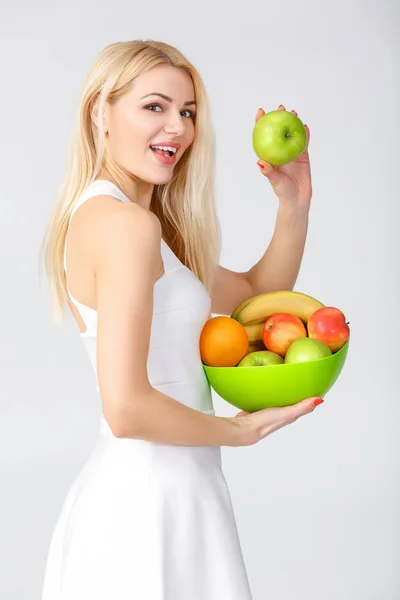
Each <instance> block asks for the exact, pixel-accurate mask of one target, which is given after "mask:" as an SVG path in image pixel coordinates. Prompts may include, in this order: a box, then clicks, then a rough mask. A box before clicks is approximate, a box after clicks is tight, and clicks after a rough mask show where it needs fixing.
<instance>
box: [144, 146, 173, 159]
mask: <svg viewBox="0 0 400 600" xmlns="http://www.w3.org/2000/svg"><path fill="white" fill-rule="evenodd" d="M150 150H153V152H155V153H156V154H161V156H168V157H169V158H171V156H175V155H176V154H177V152H173V151H172V150H159V149H157V148H152V147H151V146H150Z"/></svg>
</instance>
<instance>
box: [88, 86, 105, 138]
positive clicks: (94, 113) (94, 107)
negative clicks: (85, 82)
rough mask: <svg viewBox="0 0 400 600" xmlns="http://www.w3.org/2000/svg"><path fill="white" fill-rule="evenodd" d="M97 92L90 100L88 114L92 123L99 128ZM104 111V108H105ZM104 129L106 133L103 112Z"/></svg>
mask: <svg viewBox="0 0 400 600" xmlns="http://www.w3.org/2000/svg"><path fill="white" fill-rule="evenodd" d="M98 100H99V94H98V93H97V94H96V95H95V96H93V98H92V99H91V101H90V116H91V119H92V121H93V123H94V124H95V125H96V127H97V128H99V106H98ZM105 113H106V110H105ZM103 120H104V130H105V132H106V133H107V123H106V115H105V114H104V119H103Z"/></svg>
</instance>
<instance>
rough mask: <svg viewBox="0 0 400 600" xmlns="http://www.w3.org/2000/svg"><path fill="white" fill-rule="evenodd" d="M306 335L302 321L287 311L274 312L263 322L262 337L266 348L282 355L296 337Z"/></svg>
mask: <svg viewBox="0 0 400 600" xmlns="http://www.w3.org/2000/svg"><path fill="white" fill-rule="evenodd" d="M302 337H307V331H306V328H305V327H304V325H303V322H302V321H301V320H300V319H299V317H296V315H291V314H289V313H275V314H274V315H271V316H270V317H269V318H268V319H267V320H266V321H265V323H264V327H263V332H262V339H263V342H264V346H265V347H266V348H267V350H271V352H275V353H276V354H279V355H280V356H282V357H284V356H285V354H286V351H287V349H288V348H289V346H290V345H291V344H292V343H293V342H294V341H295V340H297V339H299V338H302Z"/></svg>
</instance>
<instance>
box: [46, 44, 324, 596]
mask: <svg viewBox="0 0 400 600" xmlns="http://www.w3.org/2000/svg"><path fill="white" fill-rule="evenodd" d="M282 109H283V107H282ZM262 112H263V111H259V113H258V114H257V118H259V117H260V116H261V114H262ZM213 144H214V141H213V134H212V129H211V125H210V115H209V108H208V101H207V97H206V92H205V89H204V86H203V83H202V81H201V78H200V76H199V74H198V72H197V71H196V69H195V68H194V67H193V65H191V64H190V62H188V60H187V59H186V58H185V57H184V56H183V55H182V54H181V53H180V52H179V51H178V50H176V49H175V48H173V47H171V46H169V45H167V44H165V43H161V42H154V41H132V42H122V43H115V44H111V45H110V46H108V47H107V48H105V49H104V50H103V51H102V52H101V53H100V55H99V57H98V58H97V60H96V61H95V64H94V66H93V67H92V69H91V71H90V73H89V75H88V77H87V79H86V82H85V86H84V90H83V94H82V99H81V102H80V105H79V111H78V118H77V123H76V128H75V133H74V137H73V141H72V148H71V155H70V163H69V167H68V169H67V173H66V176H65V180H64V184H63V186H62V188H61V191H60V195H59V199H58V203H57V206H56V210H55V213H54V216H53V218H52V220H51V222H50V224H49V226H48V230H47V232H46V236H45V240H44V243H43V246H42V247H44V246H46V250H45V265H46V269H47V273H48V276H49V279H50V282H51V285H52V290H53V292H54V298H55V306H56V314H57V318H58V319H60V317H61V314H62V313H61V311H62V308H63V306H64V304H65V303H66V302H68V305H69V308H70V309H71V311H72V314H73V316H74V318H75V319H76V322H77V325H78V327H79V330H80V336H81V338H82V341H83V343H84V345H85V347H86V349H87V352H88V355H89V358H90V360H91V362H92V365H93V367H94V369H95V372H96V375H97V382H98V387H97V389H98V391H99V395H100V398H101V404H102V415H101V422H100V431H99V438H98V441H97V443H96V445H95V447H94V449H93V451H92V453H91V455H90V457H89V459H88V461H87V462H86V463H85V465H84V467H83V469H82V471H81V473H80V474H79V476H78V477H77V479H76V480H75V482H74V483H73V485H72V487H71V489H70V490H69V493H68V495H67V498H66V500H65V503H64V505H63V508H62V511H61V514H60V517H59V519H58V522H57V524H56V526H55V530H54V533H53V537H52V540H51V544H50V549H49V554H48V559H47V566H46V573H45V582H44V590H43V596H42V598H43V600H61V599H62V600H91V599H93V600H106V599H107V600H111V599H112V600H128V599H129V600H133V599H135V600H136V599H137V600H139V599H140V600H221V598H223V599H224V600H249V599H250V598H251V592H250V587H249V583H248V579H247V575H246V570H245V565H244V561H243V557H242V552H241V547H240V542H239V538H238V534H237V528H236V523H235V518H234V513H233V510H232V505H231V499H230V495H229V490H228V488H227V485H226V481H225V478H224V475H223V472H222V468H221V446H223V445H226V446H248V445H251V444H255V443H256V442H258V441H260V440H262V439H264V438H265V437H266V436H267V435H269V434H270V433H272V432H273V431H275V430H277V429H279V428H280V427H282V426H284V425H286V424H288V423H292V422H293V421H295V420H296V419H297V418H298V417H299V416H301V415H304V414H306V413H309V412H311V411H312V410H313V409H314V407H315V405H316V404H315V401H316V400H317V403H318V402H321V401H322V400H318V399H316V398H308V399H307V400H304V401H303V402H300V403H299V404H297V405H296V406H292V407H286V408H282V409H265V410H260V411H258V412H256V413H253V414H249V413H246V412H242V413H239V414H238V415H236V416H235V417H232V418H225V417H216V416H215V414H214V410H213V404H212V397H211V392H210V388H209V386H208V383H207V380H206V378H205V374H204V371H203V368H202V363H201V358H200V354H199V336H200V333H201V330H202V327H203V325H204V323H205V322H206V320H207V319H208V318H210V317H211V313H217V314H226V315H230V314H231V313H232V312H233V310H234V308H235V307H236V306H238V305H239V304H240V303H241V302H243V301H244V300H245V299H246V298H248V297H251V296H253V295H255V294H257V293H261V292H262V291H267V290H268V289H279V288H280V289H282V288H286V289H288V288H289V287H290V288H291V287H292V286H293V284H294V282H295V279H296V277H297V273H298V269H299V266H300V261H301V254H302V251H303V248H304V240H305V235H306V228H307V215H308V208H309V201H310V199H311V185H310V175H309V163H308V153H307V151H306V152H305V153H304V154H303V155H302V157H301V158H300V159H298V160H297V161H296V162H294V163H292V164H291V165H286V166H285V168H281V169H273V168H272V167H270V166H269V165H266V164H265V165H264V167H265V174H266V175H267V177H268V178H269V180H270V182H271V184H272V185H273V186H274V189H275V191H276V193H277V195H278V197H279V199H280V205H281V207H280V212H279V214H278V222H277V229H276V231H275V234H274V238H273V240H272V243H271V245H270V248H269V250H268V252H267V253H266V255H265V257H263V258H262V259H261V261H260V262H259V263H258V264H257V265H255V266H254V267H253V268H252V269H251V270H250V271H249V272H247V273H234V272H232V271H229V270H228V269H224V268H223V267H221V266H219V265H218V258H219V253H220V238H219V226H218V222H217V217H216V211H215V204H214V197H213V169H214V145H213ZM160 146H161V148H160ZM72 217H73V218H72ZM67 233H68V236H67ZM289 238H290V239H289ZM277 257H279V261H277V260H276V259H277ZM275 265H278V267H279V269H277V268H276V266H275ZM274 269H276V270H274Z"/></svg>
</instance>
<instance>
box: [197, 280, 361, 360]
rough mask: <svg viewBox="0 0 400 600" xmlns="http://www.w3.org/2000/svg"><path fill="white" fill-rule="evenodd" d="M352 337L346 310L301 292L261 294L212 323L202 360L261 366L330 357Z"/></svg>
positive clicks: (206, 333)
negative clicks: (343, 310) (324, 303)
mask: <svg viewBox="0 0 400 600" xmlns="http://www.w3.org/2000/svg"><path fill="white" fill-rule="evenodd" d="M349 336H350V329H349V323H348V322H346V317H345V315H344V314H343V312H342V311H341V310H339V309H338V308H334V307H332V306H324V305H323V304H322V303H321V302H319V301H318V300H316V299H315V298H312V297H311V296H308V295H307V294H302V293H300V292H293V291H290V290H289V291H288V290H284V291H277V292H269V293H265V294H259V295H257V296H253V297H252V298H249V299H248V300H246V301H245V302H243V303H242V304H240V305H239V306H238V307H237V308H236V309H235V310H234V312H233V313H232V315H231V316H230V317H228V316H218V317H213V318H211V319H209V320H208V321H207V322H206V323H205V325H204V327H203V329H202V332H201V335H200V356H201V360H202V362H203V364H204V365H207V366H211V367H236V366H237V367H256V366H267V365H279V364H285V363H286V364H288V363H296V362H308V361H313V360H318V359H321V358H326V357H327V356H330V355H332V354H334V353H335V352H337V351H338V350H340V349H341V348H342V347H343V346H344V345H345V344H346V342H347V341H348V339H349Z"/></svg>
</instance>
